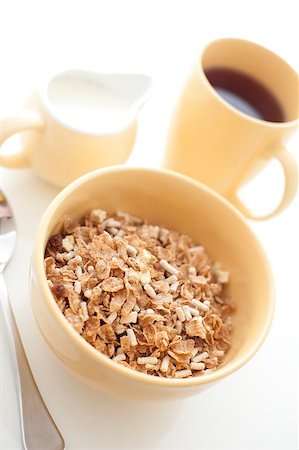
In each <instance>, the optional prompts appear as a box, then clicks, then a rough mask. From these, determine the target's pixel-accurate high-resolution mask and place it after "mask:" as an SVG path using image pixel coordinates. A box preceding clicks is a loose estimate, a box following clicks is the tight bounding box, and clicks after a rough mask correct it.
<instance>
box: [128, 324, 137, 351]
mask: <svg viewBox="0 0 299 450" xmlns="http://www.w3.org/2000/svg"><path fill="white" fill-rule="evenodd" d="M127 336H128V338H129V341H130V344H131V345H132V346H133V347H135V346H136V345H137V344H138V343H137V339H136V336H135V333H134V331H133V330H132V329H131V328H129V329H128V330H127Z"/></svg>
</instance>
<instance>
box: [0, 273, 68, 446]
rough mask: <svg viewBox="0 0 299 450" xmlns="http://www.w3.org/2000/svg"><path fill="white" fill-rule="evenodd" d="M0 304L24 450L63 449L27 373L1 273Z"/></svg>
mask: <svg viewBox="0 0 299 450" xmlns="http://www.w3.org/2000/svg"><path fill="white" fill-rule="evenodd" d="M0 304H1V307H2V311H3V317H4V323H5V326H6V329H7V334H8V338H9V344H10V349H11V354H12V359H13V365H14V373H15V380H16V387H17V390H18V400H19V407H20V419H21V427H22V437H23V444H24V448H25V450H63V449H64V448H65V446H64V440H63V437H62V436H61V434H60V432H59V430H58V428H57V427H56V425H55V423H54V421H53V419H52V417H51V415H50V413H49V411H48V410H47V407H46V405H45V403H44V401H43V399H42V397H41V394H40V392H39V390H38V387H37V385H36V383H35V381H34V378H33V375H32V372H31V370H30V367H29V364H28V361H27V357H26V354H25V351H24V347H23V344H22V341H21V338H20V335H19V331H18V328H17V325H16V321H15V318H14V315H13V312H12V309H11V305H10V302H9V298H8V292H7V288H6V284H5V281H4V277H3V275H2V274H1V273H0Z"/></svg>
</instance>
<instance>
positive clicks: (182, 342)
mask: <svg viewBox="0 0 299 450" xmlns="http://www.w3.org/2000/svg"><path fill="white" fill-rule="evenodd" d="M44 263H45V271H46V276H47V279H48V283H49V287H50V289H51V291H52V294H53V296H54V298H55V300H56V303H57V305H58V307H59V308H60V310H61V312H62V313H63V314H64V316H65V318H66V319H67V320H68V322H69V323H70V324H71V325H72V326H73V328H74V329H75V330H76V331H77V332H78V333H79V334H80V335H81V336H82V337H83V338H84V339H85V340H86V341H87V342H89V343H90V344H91V345H92V346H93V347H95V348H96V349H97V350H98V351H100V352H102V353H103V354H105V355H106V356H107V357H109V358H111V359H113V360H114V361H116V362H117V363H119V364H123V365H125V366H127V367H130V368H132V369H135V370H138V371H140V372H143V373H146V374H149V375H156V376H160V377H167V378H170V377H174V378H187V377H192V376H198V375H204V374H207V373H209V372H211V371H213V370H215V369H216V368H217V367H218V366H219V365H220V364H221V363H222V362H223V360H224V357H225V354H226V352H227V351H228V349H229V347H230V344H231V331H232V312H233V309H234V308H233V302H232V299H231V297H230V296H229V295H228V294H227V293H226V289H224V287H225V285H226V284H227V283H228V282H229V273H228V272H227V271H225V270H222V268H221V265H220V264H219V263H218V262H216V263H213V262H212V261H211V260H210V258H209V257H208V255H207V253H206V251H205V249H204V247H203V246H201V245H195V244H194V243H193V242H192V239H191V238H190V237H189V236H187V235H186V234H184V233H181V232H179V231H175V230H171V229H168V228H167V227H161V226H157V225H153V224H149V223H147V221H146V220H144V219H141V218H139V217H134V216H132V215H129V214H127V213H124V212H116V213H115V214H108V213H107V212H106V211H103V210H101V209H95V210H93V211H91V212H90V213H89V214H88V215H86V216H84V217H83V218H82V220H81V221H80V222H78V221H76V220H74V219H73V218H71V217H67V218H65V220H64V223H63V227H62V230H61V232H60V233H59V234H55V235H53V236H51V237H50V239H49V241H48V244H47V247H46V252H45V261H44Z"/></svg>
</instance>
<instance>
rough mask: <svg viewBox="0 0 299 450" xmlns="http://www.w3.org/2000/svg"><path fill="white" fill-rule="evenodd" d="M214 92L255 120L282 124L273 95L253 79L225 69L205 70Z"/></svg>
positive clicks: (281, 114)
mask: <svg viewBox="0 0 299 450" xmlns="http://www.w3.org/2000/svg"><path fill="white" fill-rule="evenodd" d="M205 75H206V77H207V79H208V81H209V82H210V84H211V85H212V86H213V88H214V89H215V91H216V92H217V93H218V94H219V95H220V96H221V97H222V98H223V99H224V100H225V101H226V102H227V103H229V104H230V105H232V106H234V107H235V108H236V109H238V110H239V111H241V112H243V113H245V114H247V115H248V116H251V117H254V118H256V119H261V120H265V121H268V122H284V121H285V117H284V112H283V109H282V107H281V105H280V104H279V102H278V100H277V99H276V98H275V95H274V94H272V93H271V91H270V90H269V89H268V88H267V87H266V86H264V85H263V84H262V83H260V82H259V81H258V80H256V79H255V78H253V77H251V76H249V75H247V74H245V73H243V72H240V71H237V70H232V69H227V68H225V67H214V68H209V69H206V70H205Z"/></svg>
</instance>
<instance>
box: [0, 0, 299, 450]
mask: <svg viewBox="0 0 299 450" xmlns="http://www.w3.org/2000/svg"><path fill="white" fill-rule="evenodd" d="M218 37H241V38H246V39H251V40H254V41H256V42H258V43H260V44H262V45H264V46H266V47H268V48H270V49H272V50H273V51H275V52H277V53H278V54H279V55H280V56H282V57H283V58H284V59H286V60H287V61H288V62H289V63H290V64H291V65H292V66H293V67H294V68H295V69H296V70H297V71H298V69H299V61H298V46H297V44H296V42H298V38H299V32H298V3H297V1H286V0H284V1H276V2H274V1H261V0H260V1H258V2H253V1H234V2H233V1H218V2H216V1H211V0H210V1H197V2H192V1H187V0H185V1H172V2H168V1H163V0H160V1H158V2H155V1H153V0H151V1H125V0H124V1H119V2H115V1H109V2H108V1H106V2H101V1H94V2H91V1H87V0H85V1H84V2H83V1H75V0H73V1H69V2H67V1H63V0H60V1H54V0H52V1H36V2H34V1H29V0H27V1H19V2H16V1H14V0H9V1H7V2H5V1H3V0H2V2H0V57H1V72H0V115H5V114H6V113H7V112H10V111H13V110H15V109H19V108H20V107H21V105H22V103H23V101H24V100H25V98H26V95H27V94H28V92H29V90H30V89H31V86H32V85H34V84H35V83H37V82H38V81H39V80H40V79H41V77H43V76H44V75H45V74H46V73H47V72H48V71H50V70H51V71H53V70H56V69H57V70H60V69H61V68H65V67H69V68H77V67H79V68H87V69H92V70H98V71H105V72H109V71H120V72H122V71H127V72H141V73H142V72H143V73H146V74H149V75H151V76H152V77H153V78H154V79H155V87H154V90H153V92H152V97H151V100H150V101H149V102H148V103H147V105H146V106H145V108H144V110H143V111H142V113H141V115H140V126H139V134H138V139H137V142H136V145H135V149H134V152H133V155H132V158H131V160H130V162H129V163H130V164H134V165H137V164H138V165H144V166H145V165H146V166H149V165H151V166H157V165H159V163H160V161H161V158H162V154H163V149H164V141H165V136H166V132H167V127H168V123H169V115H170V113H171V110H172V108H173V105H174V102H175V100H176V98H177V96H178V93H179V90H180V88H181V86H182V84H183V82H184V80H185V79H186V76H187V74H188V72H189V70H190V68H191V66H192V65H193V63H194V61H195V59H196V57H197V55H198V53H199V51H200V49H201V48H202V47H203V45H204V44H205V43H206V42H207V41H209V40H212V39H216V38H218ZM288 147H289V150H290V151H291V153H292V154H293V155H294V156H295V158H296V159H297V162H298V163H299V156H298V155H299V154H298V151H299V138H298V134H297V136H295V137H294V138H293V139H292V140H291V141H290V142H289V145H288ZM281 178H282V176H281V173H280V170H279V168H278V167H277V166H276V165H275V164H272V165H271V166H270V167H269V169H267V171H266V173H263V174H262V175H261V176H259V178H258V179H257V180H256V181H255V184H254V185H252V186H251V187H250V189H249V188H248V189H247V190H246V192H245V193H244V196H245V198H247V199H248V201H250V204H251V205H254V207H255V208H256V210H259V211H262V210H263V209H265V208H270V207H271V206H273V205H274V204H275V203H276V202H277V198H278V196H279V194H280V190H281V181H282V180H281ZM0 186H1V188H2V189H3V190H5V192H6V193H7V194H8V195H9V197H10V199H11V201H12V203H13V207H14V210H15V213H16V218H17V222H18V226H19V241H18V247H17V252H16V254H15V256H14V258H13V260H12V262H11V264H10V266H9V267H8V269H7V282H8V285H9V290H10V295H11V301H12V303H13V308H14V311H15V315H16V318H17V322H18V325H19V328H20V332H21V335H22V338H23V342H24V345H25V347H26V351H27V354H28V359H29V361H30V364H31V367H32V370H33V373H34V375H35V377H36V380H37V383H38V385H39V387H40V390H41V393H42V395H43V397H44V399H45V401H46V403H47V405H48V408H49V410H50V412H51V413H52V415H53V417H54V418H55V420H56V422H57V424H58V426H59V428H60V429H61V431H62V433H63V435H64V438H65V441H66V446H67V448H68V449H71V450H73V449H78V450H91V449H112V448H136V449H137V448H139V449H142V448H152V449H168V448H169V449H175V448H177V449H221V450H222V449H223V450H224V449H231V450H232V449H244V450H245V449H246V450H249V449H256V450H261V449H271V450H272V449H295V448H297V443H296V441H297V437H296V431H297V430H296V422H297V418H296V413H297V401H296V387H297V356H298V353H297V343H298V341H297V339H298V336H297V334H296V332H295V331H294V329H295V327H297V326H298V322H297V316H298V304H297V303H298V250H299V248H298V229H299V219H298V216H299V214H298V206H299V203H298V198H297V199H296V201H294V202H293V204H292V206H291V207H289V208H288V210H287V211H285V212H284V213H283V214H282V215H281V216H279V217H277V218H275V219H272V220H271V221H266V222H264V223H253V222H251V223H250V225H251V226H252V228H253V230H254V231H255V232H256V234H257V235H258V237H259V238H260V240H261V242H262V244H263V245H264V248H265V250H266V252H267V254H268V257H269V259H270V262H271V264H272V267H273V272H274V276H275V280H276V288H277V307H276V315H275V320H274V323H273V326H272V329H271V331H270V334H269V336H268V338H267V340H266V342H265V344H264V345H263V347H262V349H261V350H260V351H259V352H258V354H257V355H256V357H255V358H254V359H253V360H252V361H251V362H250V363H248V364H247V365H246V367H244V368H242V369H241V370H240V371H238V372H237V373H235V374H234V375H232V376H230V377H229V378H227V379H225V380H224V381H222V382H221V383H219V384H218V385H217V386H216V387H214V388H213V389H211V390H209V391H207V392H205V393H203V394H201V395H200V396H197V397H194V398H192V399H190V400H187V401H183V402H180V403H175V404H170V405H169V404H166V405H149V404H146V403H140V404H137V403H131V402H121V401H116V400H111V399H109V398H104V397H102V396H101V395H99V394H97V393H95V392H94V391H92V390H90V389H89V388H87V387H86V386H84V385H82V384H80V383H79V382H78V381H77V380H76V379H75V378H74V377H73V376H72V375H71V374H70V373H69V372H68V371H67V370H66V369H65V368H64V366H62V364H61V363H60V362H59V361H58V360H57V359H56V357H55V356H54V355H53V354H52V353H51V352H50V350H49V349H48V347H47V346H46V344H45V342H44V341H43V339H42V337H41V335H40V333H39V331H38V329H37V327H36V324H35V322H34V319H33V316H32V312H31V307H30V302H29V296H28V289H27V284H28V270H29V261H30V254H31V251H32V245H33V243H32V242H33V236H34V232H35V229H36V226H37V224H38V221H39V219H40V216H41V214H42V213H43V211H44V209H45V208H46V206H47V205H48V204H49V202H50V201H51V199H52V198H53V197H54V195H55V194H56V192H57V190H55V189H54V188H51V187H49V186H47V185H45V184H44V183H43V182H41V181H40V180H38V179H37V178H36V177H35V176H34V174H33V173H32V172H31V171H30V170H22V171H9V170H5V171H4V170H2V171H1V169H0ZM12 377H13V373H12V366H11V363H10V357H9V352H8V349H7V341H6V336H5V333H4V331H3V321H2V317H1V316H0V449H1V450H8V449H20V448H22V445H21V438H20V429H19V422H18V412H17V402H16V394H15V389H14V383H13V378H12ZM40 450H43V449H40Z"/></svg>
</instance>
